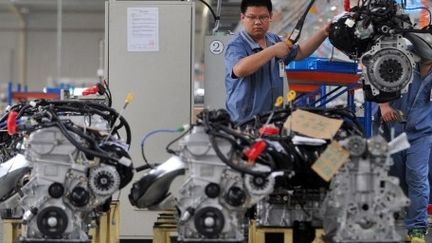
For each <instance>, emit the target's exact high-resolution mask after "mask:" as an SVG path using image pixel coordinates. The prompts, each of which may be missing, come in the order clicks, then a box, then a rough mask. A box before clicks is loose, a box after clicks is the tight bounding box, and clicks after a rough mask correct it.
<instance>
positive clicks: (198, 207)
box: [177, 127, 278, 242]
mask: <svg viewBox="0 0 432 243" xmlns="http://www.w3.org/2000/svg"><path fill="white" fill-rule="evenodd" d="M213 142H215V143H217V144H218V145H217V146H218V147H219V149H220V151H219V152H221V153H223V154H224V155H226V154H229V153H230V150H232V145H231V144H230V143H228V142H226V141H223V140H217V139H215V141H213ZM181 151H182V153H181V156H180V157H181V158H182V160H183V161H184V162H186V163H187V165H188V170H187V173H186V178H188V179H187V180H186V182H185V183H184V184H183V186H182V188H181V190H180V192H179V196H178V198H177V209H178V211H179V221H178V232H179V240H181V241H199V242H203V241H209V242H210V241H224V242H241V241H243V240H244V236H243V231H244V229H243V224H244V219H245V214H246V211H247V209H248V208H250V207H252V206H253V205H255V204H256V203H257V202H258V201H259V200H261V199H262V198H263V197H265V196H266V195H268V194H269V193H270V192H272V191H273V186H274V182H275V176H276V175H278V173H277V172H275V173H272V174H271V173H269V174H268V175H264V173H266V172H269V171H270V168H269V167H266V166H260V165H255V166H254V167H252V168H253V170H254V171H255V172H256V175H250V174H247V175H242V173H241V172H239V171H235V170H232V169H231V168H230V167H229V166H227V165H226V164H225V163H223V162H222V161H221V160H220V159H219V157H218V155H217V153H216V152H215V151H214V149H213V148H211V141H210V140H209V136H208V135H207V133H206V131H205V129H204V128H203V127H194V129H193V130H192V133H191V134H190V135H188V136H186V137H185V138H184V141H183V142H182V145H181ZM237 159H238V160H240V159H241V158H237ZM234 163H236V162H234ZM260 174H262V175H260Z"/></svg>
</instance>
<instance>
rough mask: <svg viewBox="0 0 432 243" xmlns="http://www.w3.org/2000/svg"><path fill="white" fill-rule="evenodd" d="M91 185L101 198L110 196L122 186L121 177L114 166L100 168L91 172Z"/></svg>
mask: <svg viewBox="0 0 432 243" xmlns="http://www.w3.org/2000/svg"><path fill="white" fill-rule="evenodd" d="M89 185H90V188H91V189H92V191H93V192H94V193H95V194H96V195H99V196H110V195H112V194H113V193H114V192H115V191H116V190H117V189H118V188H119V186H120V175H119V173H118V172H117V170H116V169H115V168H114V167H112V166H99V167H96V168H93V169H91V170H90V178H89Z"/></svg>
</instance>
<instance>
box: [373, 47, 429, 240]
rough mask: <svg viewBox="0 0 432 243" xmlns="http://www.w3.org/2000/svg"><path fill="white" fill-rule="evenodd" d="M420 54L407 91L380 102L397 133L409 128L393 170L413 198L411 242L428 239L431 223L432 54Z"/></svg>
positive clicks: (409, 224) (409, 214)
mask: <svg viewBox="0 0 432 243" xmlns="http://www.w3.org/2000/svg"><path fill="white" fill-rule="evenodd" d="M420 50H421V49H420ZM414 52H415V53H417V54H418V55H419V56H420V55H423V54H425V52H420V51H419V50H417V51H414ZM430 53H431V54H432V49H431V52H430ZM420 57H421V61H420V62H419V63H418V65H417V68H416V69H415V70H414V73H413V75H414V80H413V81H412V83H411V84H410V86H409V89H408V92H407V93H406V94H404V95H403V96H402V97H401V98H400V99H398V100H395V101H392V102H388V103H382V104H380V112H381V116H382V119H383V121H384V122H386V123H387V124H389V125H391V127H392V128H394V132H395V136H397V135H399V134H401V133H403V132H406V133H407V136H408V140H409V142H410V144H411V147H410V148H409V149H407V150H404V151H402V152H399V153H397V154H395V155H394V156H393V159H394V166H393V168H392V169H391V174H394V175H396V176H398V177H399V178H400V183H401V186H402V188H404V189H405V192H406V193H407V194H408V197H409V199H410V200H411V204H410V206H409V208H408V210H407V216H406V218H405V224H406V227H407V229H408V235H409V236H410V238H411V242H416V243H424V242H425V234H426V229H427V227H428V215H427V205H428V199H429V181H428V161H429V155H430V149H431V144H432V103H431V100H430V98H431V88H432V55H430V56H428V55H423V56H420ZM396 109H397V110H400V111H402V113H403V115H404V116H405V118H406V122H403V123H401V122H397V121H396V120H397V119H398V114H397V111H396Z"/></svg>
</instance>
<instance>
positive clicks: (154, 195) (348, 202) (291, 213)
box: [129, 108, 408, 243]
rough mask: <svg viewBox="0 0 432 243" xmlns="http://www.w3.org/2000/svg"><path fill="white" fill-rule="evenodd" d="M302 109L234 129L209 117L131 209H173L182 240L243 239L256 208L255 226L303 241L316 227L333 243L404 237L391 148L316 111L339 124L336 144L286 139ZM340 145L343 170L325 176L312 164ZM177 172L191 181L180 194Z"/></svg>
mask: <svg viewBox="0 0 432 243" xmlns="http://www.w3.org/2000/svg"><path fill="white" fill-rule="evenodd" d="M296 112H297V111H294V112H293V113H292V112H291V110H290V109H285V108H284V109H281V110H277V111H272V112H271V113H269V114H266V115H265V116H263V117H255V118H254V119H253V120H251V121H248V122H246V123H244V124H239V125H233V124H232V123H231V121H230V120H229V117H228V115H227V113H226V112H225V111H223V110H218V111H207V110H205V111H204V112H202V113H200V114H199V115H198V118H199V119H198V122H197V124H195V125H193V126H192V128H191V129H190V130H189V131H187V132H186V133H185V134H184V135H183V136H182V137H179V138H178V139H180V138H181V139H180V140H179V149H178V150H176V151H174V150H172V149H170V148H169V147H170V146H168V147H167V151H168V152H169V153H173V154H175V156H173V157H171V158H170V159H169V160H168V161H166V162H164V163H162V164H161V165H159V166H157V167H155V168H153V169H151V170H150V171H148V172H147V173H146V174H145V175H144V176H143V177H142V178H141V179H140V180H139V181H137V182H136V183H134V185H133V187H132V190H131V193H130V195H129V199H130V201H131V203H132V205H134V206H136V207H138V208H149V209H161V208H169V207H175V208H176V209H177V231H178V239H179V240H180V241H181V242H241V241H243V240H244V234H243V232H244V229H245V220H246V219H247V218H246V216H245V214H246V212H247V210H248V209H250V208H252V207H253V206H255V205H256V225H257V226H258V227H288V228H292V229H293V240H294V242H296V243H310V242H312V241H313V240H314V239H315V229H317V228H324V231H325V234H326V239H327V240H328V242H338V243H339V242H357V243H360V242H362V243H364V242H397V241H398V240H400V239H401V235H402V233H403V232H399V228H397V227H396V221H397V218H395V216H396V215H397V213H399V212H400V211H401V210H402V209H403V207H405V206H407V205H408V200H407V199H406V197H405V196H404V195H403V193H402V190H401V189H400V187H399V185H398V181H397V179H395V178H393V177H389V176H388V175H387V172H388V169H389V166H390V165H391V159H390V158H389V154H390V152H389V150H388V148H387V143H386V142H385V141H384V140H383V139H382V138H380V137H374V138H371V139H369V140H367V142H366V139H364V138H362V137H361V131H360V130H359V125H358V123H356V121H355V119H354V118H355V117H354V116H353V114H352V113H350V112H349V111H346V110H344V109H339V108H336V109H310V110H309V113H311V114H312V113H314V114H316V115H321V117H322V118H323V117H324V118H325V117H327V118H333V119H334V120H337V122H340V123H339V124H341V125H340V126H339V128H336V129H335V130H334V132H335V133H334V134H333V135H332V137H331V139H322V138H313V137H304V136H300V135H299V134H297V133H299V132H297V131H293V132H291V133H289V132H288V131H287V127H286V124H284V123H281V122H280V121H285V120H287V118H288V117H289V116H290V115H291V114H294V113H296ZM297 114H304V111H301V113H297ZM322 118H321V119H322ZM290 119H291V117H290ZM292 119H294V118H292ZM266 121H267V122H266ZM269 121H270V122H269ZM264 122H266V123H265V124H264ZM270 123H271V124H273V125H272V126H268V124H270ZM324 123H325V122H324ZM263 124H264V125H263ZM288 126H290V125H288ZM366 143H367V144H366ZM171 144H172V143H171ZM335 144H336V145H335ZM334 147H337V148H340V150H342V154H341V155H343V156H341V157H342V158H343V159H342V160H341V161H338V162H337V163H341V164H340V165H342V167H341V168H339V167H336V169H335V171H334V174H333V175H332V176H331V177H329V178H328V179H325V178H327V177H321V176H320V175H319V173H318V172H317V171H314V169H313V168H312V167H313V166H314V165H315V164H316V162H317V161H318V160H320V159H321V156H322V155H323V154H325V153H326V152H327V153H331V154H333V156H334V155H335V154H337V153H335V152H334V151H333V150H332V149H333V148H334ZM328 151H330V152H328ZM338 151H339V150H338ZM345 156H346V157H345ZM345 158H346V160H345ZM330 163H333V162H332V160H330ZM335 163H336V162H335ZM323 168H326V167H323ZM338 168H339V169H338ZM179 175H185V180H184V182H183V183H182V185H181V187H180V188H179V189H178V190H177V191H173V190H171V189H170V184H171V183H172V182H173V180H174V178H176V177H177V176H179ZM332 177H333V179H331V178H332ZM171 193H173V194H171ZM174 194H175V195H174ZM355 206H356V207H357V208H355ZM350 210H352V211H350ZM346 212H348V213H351V214H348V215H349V216H346V215H347V213H346ZM355 213H356V214H355ZM384 222H387V223H386V224H385V223H384ZM353 229H355V230H354V231H352V230H353ZM376 231H377V232H378V231H379V233H377V232H376ZM335 232H337V233H335ZM358 234H360V235H358ZM363 235H364V236H363ZM356 237H357V238H356ZM368 237H370V238H368ZM333 240H335V241H333ZM369 240H370V241H369Z"/></svg>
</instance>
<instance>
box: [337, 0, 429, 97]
mask: <svg viewBox="0 0 432 243" xmlns="http://www.w3.org/2000/svg"><path fill="white" fill-rule="evenodd" d="M402 4H403V2H401V4H398V3H397V2H396V1H395V0H369V1H362V2H359V3H358V4H357V6H354V7H352V8H351V9H350V10H349V11H348V12H346V13H344V14H343V15H342V16H339V17H338V18H337V19H336V20H335V21H334V22H333V23H332V25H331V28H330V33H329V40H330V42H331V43H332V44H333V45H334V46H335V47H336V48H338V49H339V50H341V51H342V52H343V53H345V54H346V55H347V56H348V57H350V58H351V59H353V60H355V61H359V62H361V63H362V64H363V66H364V67H363V69H362V78H361V80H362V83H363V89H364V91H365V98H366V99H367V100H370V101H374V102H386V101H390V100H394V99H397V98H399V97H400V96H401V94H402V93H406V92H407V90H408V85H409V84H410V83H411V82H412V80H413V70H414V69H415V67H416V62H417V61H418V60H419V57H418V56H420V57H427V58H429V59H430V58H432V45H431V44H429V43H428V42H427V41H426V40H425V39H424V38H423V37H421V35H419V33H425V34H428V35H430V34H431V33H432V29H431V28H430V27H431V26H429V27H428V28H424V29H415V24H413V23H412V22H411V19H410V16H409V15H408V14H406V13H405V11H404V10H405V6H403V5H402ZM406 39H407V40H409V41H410V42H411V44H412V48H411V49H410V48H409V45H408V44H407V41H406ZM414 53H415V54H414Z"/></svg>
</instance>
